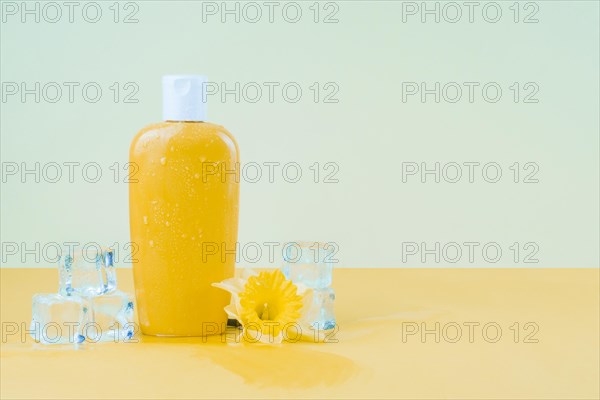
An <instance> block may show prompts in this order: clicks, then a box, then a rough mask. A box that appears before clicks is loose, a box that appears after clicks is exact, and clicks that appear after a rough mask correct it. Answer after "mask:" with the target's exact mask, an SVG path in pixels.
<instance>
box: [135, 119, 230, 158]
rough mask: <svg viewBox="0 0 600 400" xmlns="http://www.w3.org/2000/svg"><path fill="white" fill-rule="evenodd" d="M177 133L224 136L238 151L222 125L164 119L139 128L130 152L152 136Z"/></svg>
mask: <svg viewBox="0 0 600 400" xmlns="http://www.w3.org/2000/svg"><path fill="white" fill-rule="evenodd" d="M178 134H184V135H186V136H187V135H188V134H191V135H192V136H196V135H198V137H207V136H208V137H211V136H212V137H222V138H223V136H224V137H226V138H227V139H225V141H227V142H229V141H230V142H231V143H232V144H233V146H234V148H235V151H236V153H237V152H238V151H239V149H238V144H237V141H236V140H235V138H234V136H233V135H232V134H231V132H229V131H228V130H227V129H225V127H223V126H222V125H218V124H214V123H211V122H175V121H164V122H158V123H154V124H150V125H147V126H145V127H143V128H142V129H140V131H139V132H138V133H137V134H136V135H135V137H134V138H133V140H132V141H131V147H130V152H131V153H133V152H135V149H136V148H138V144H140V143H144V142H147V141H148V140H150V139H151V138H153V137H156V136H160V137H163V138H166V137H171V136H175V135H178Z"/></svg>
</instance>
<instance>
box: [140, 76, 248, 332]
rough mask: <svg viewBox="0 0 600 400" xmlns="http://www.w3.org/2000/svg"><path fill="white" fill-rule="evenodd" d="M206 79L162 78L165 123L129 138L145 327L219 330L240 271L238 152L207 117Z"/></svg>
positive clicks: (227, 135) (147, 329)
mask: <svg viewBox="0 0 600 400" xmlns="http://www.w3.org/2000/svg"><path fill="white" fill-rule="evenodd" d="M205 82H206V79H205V78H204V77H200V76H193V75H192V76H189V75H184V76H165V77H163V114H164V119H165V121H166V122H162V123H158V124H153V125H150V126H147V127H145V128H143V129H142V130H141V131H140V132H139V133H138V134H137V135H136V137H135V138H134V139H133V142H132V143H131V148H130V153H129V161H130V163H131V164H130V171H131V174H130V183H129V215H130V229H131V241H132V249H133V250H134V252H133V253H134V254H133V257H132V258H133V260H132V261H133V273H134V284H135V294H136V301H137V310H138V317H139V322H140V327H141V330H142V333H144V334H148V335H164V336H204V335H209V334H219V333H221V332H222V331H223V329H224V328H225V326H226V323H227V316H226V314H225V312H224V310H223V308H224V307H225V306H226V305H227V304H228V303H229V301H230V297H229V295H228V293H227V292H225V291H224V290H220V289H217V288H214V287H212V286H211V284H212V283H214V282H219V281H222V280H223V279H226V278H230V277H232V276H233V273H234V268H235V249H236V241H237V230H238V204H239V176H238V174H237V173H235V172H233V171H236V169H237V170H238V171H239V168H238V166H239V150H238V146H237V143H236V141H235V139H234V138H233V136H232V135H231V134H230V133H229V132H228V131H227V130H226V129H225V128H223V127H222V126H219V125H214V124H211V123H208V122H202V121H204V120H205V119H206V118H205V117H206V115H205V114H206V113H205V99H204V94H203V90H204V87H205Z"/></svg>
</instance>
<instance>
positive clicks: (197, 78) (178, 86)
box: [162, 75, 207, 121]
mask: <svg viewBox="0 0 600 400" xmlns="http://www.w3.org/2000/svg"><path fill="white" fill-rule="evenodd" d="M206 82H207V79H206V77H205V76H201V75H165V76H163V78H162V86H163V120H164V121H206V96H205V94H204V91H205V89H206Z"/></svg>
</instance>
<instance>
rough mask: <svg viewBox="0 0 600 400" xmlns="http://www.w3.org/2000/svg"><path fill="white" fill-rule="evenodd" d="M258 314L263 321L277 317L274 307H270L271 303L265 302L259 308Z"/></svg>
mask: <svg viewBox="0 0 600 400" xmlns="http://www.w3.org/2000/svg"><path fill="white" fill-rule="evenodd" d="M269 311H270V312H269ZM256 314H257V315H258V318H260V319H261V320H262V321H268V320H270V319H273V318H274V317H275V313H274V312H273V309H272V308H269V303H263V305H262V307H259V309H258V310H257V311H256Z"/></svg>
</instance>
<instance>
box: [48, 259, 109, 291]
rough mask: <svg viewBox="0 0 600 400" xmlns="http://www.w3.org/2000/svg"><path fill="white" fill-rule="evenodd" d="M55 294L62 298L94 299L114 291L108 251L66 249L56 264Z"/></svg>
mask: <svg viewBox="0 0 600 400" xmlns="http://www.w3.org/2000/svg"><path fill="white" fill-rule="evenodd" d="M58 269H59V292H60V293H61V294H62V295H64V296H70V295H73V294H75V295H81V296H98V295H100V294H103V293H108V292H110V291H112V290H114V289H115V288H116V285H117V282H116V280H117V278H116V273H115V268H114V265H113V251H112V249H104V250H101V251H98V250H97V249H96V248H94V247H91V248H87V249H85V250H83V249H79V248H70V249H66V250H65V251H63V253H62V255H61V257H60V258H59V262H58Z"/></svg>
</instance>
